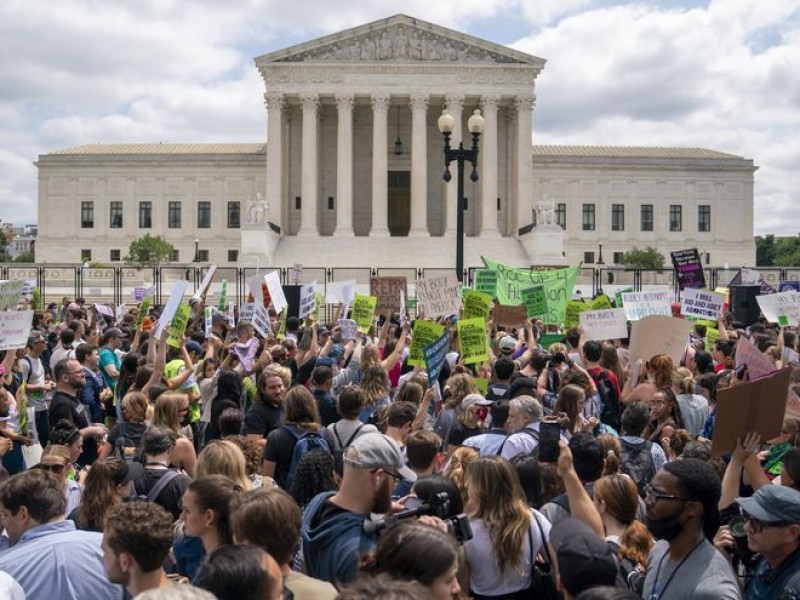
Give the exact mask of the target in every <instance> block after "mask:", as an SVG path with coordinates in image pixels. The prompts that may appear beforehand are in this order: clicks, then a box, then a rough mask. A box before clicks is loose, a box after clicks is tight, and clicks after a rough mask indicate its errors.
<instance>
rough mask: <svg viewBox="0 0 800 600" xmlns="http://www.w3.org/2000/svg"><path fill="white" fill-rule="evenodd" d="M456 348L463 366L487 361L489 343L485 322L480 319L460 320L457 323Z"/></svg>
mask: <svg viewBox="0 0 800 600" xmlns="http://www.w3.org/2000/svg"><path fill="white" fill-rule="evenodd" d="M458 348H459V353H460V354H461V362H463V363H464V364H465V365H472V364H475V363H482V362H483V361H485V360H489V341H488V340H487V339H486V321H484V320H483V319H481V318H476V319H461V320H460V321H459V322H458Z"/></svg>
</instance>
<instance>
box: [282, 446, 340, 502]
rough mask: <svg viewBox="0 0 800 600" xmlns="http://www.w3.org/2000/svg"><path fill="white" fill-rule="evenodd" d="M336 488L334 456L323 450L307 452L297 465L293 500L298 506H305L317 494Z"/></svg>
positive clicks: (293, 485)
mask: <svg viewBox="0 0 800 600" xmlns="http://www.w3.org/2000/svg"><path fill="white" fill-rule="evenodd" d="M335 488H336V483H335V482H334V481H333V455H332V454H331V453H330V452H326V451H325V450H323V449H321V448H318V449H316V450H312V451H311V452H306V453H305V454H304V455H303V457H302V458H301V459H300V462H299V463H297V472H296V473H295V477H294V483H293V484H292V489H291V493H292V498H294V501H295V502H297V504H298V506H305V505H306V504H308V503H309V502H310V501H311V499H312V498H313V497H314V496H316V495H317V494H319V493H321V492H327V491H329V490H333V489H335Z"/></svg>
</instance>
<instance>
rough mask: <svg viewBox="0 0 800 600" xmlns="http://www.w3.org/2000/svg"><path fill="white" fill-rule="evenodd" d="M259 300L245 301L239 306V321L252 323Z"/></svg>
mask: <svg viewBox="0 0 800 600" xmlns="http://www.w3.org/2000/svg"><path fill="white" fill-rule="evenodd" d="M256 306H258V303H257V302H245V303H244V304H242V305H241V306H240V307H239V323H252V321H253V314H254V313H255V311H256Z"/></svg>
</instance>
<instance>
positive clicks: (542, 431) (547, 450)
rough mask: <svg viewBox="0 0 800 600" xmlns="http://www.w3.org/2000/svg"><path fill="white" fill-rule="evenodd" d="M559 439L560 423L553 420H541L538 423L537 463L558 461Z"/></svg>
mask: <svg viewBox="0 0 800 600" xmlns="http://www.w3.org/2000/svg"><path fill="white" fill-rule="evenodd" d="M560 439H561V423H559V422H558V421H553V420H547V421H545V420H543V421H541V422H540V423H539V462H547V463H554V462H556V461H558V454H559V451H560V449H559V447H558V442H559V440H560Z"/></svg>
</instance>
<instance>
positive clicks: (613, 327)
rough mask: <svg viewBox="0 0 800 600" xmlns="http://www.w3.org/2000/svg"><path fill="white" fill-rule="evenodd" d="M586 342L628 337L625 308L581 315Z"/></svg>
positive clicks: (588, 312) (589, 311)
mask: <svg viewBox="0 0 800 600" xmlns="http://www.w3.org/2000/svg"><path fill="white" fill-rule="evenodd" d="M579 317H580V324H581V326H582V327H583V339H584V340H587V341H588V340H598V341H602V340H616V339H621V338H627V337H628V319H627V318H626V317H625V309H624V308H608V309H605V310H587V311H584V312H582V313H580V315H579Z"/></svg>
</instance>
